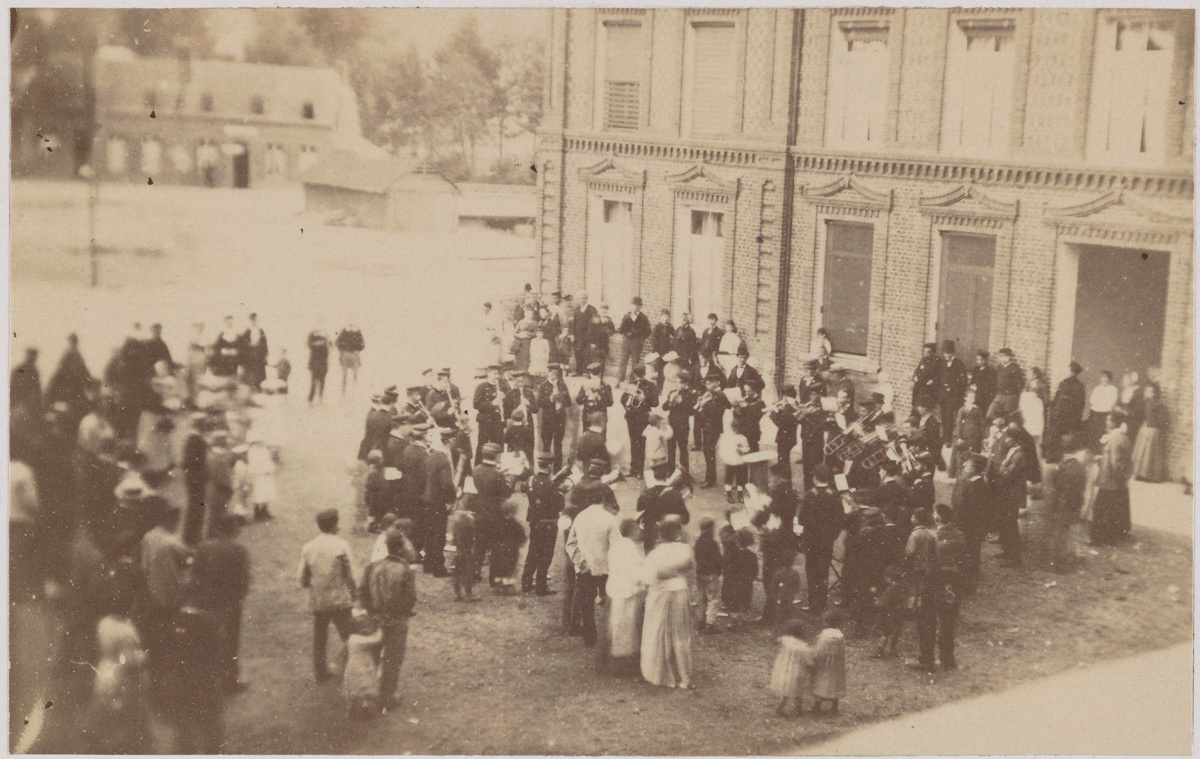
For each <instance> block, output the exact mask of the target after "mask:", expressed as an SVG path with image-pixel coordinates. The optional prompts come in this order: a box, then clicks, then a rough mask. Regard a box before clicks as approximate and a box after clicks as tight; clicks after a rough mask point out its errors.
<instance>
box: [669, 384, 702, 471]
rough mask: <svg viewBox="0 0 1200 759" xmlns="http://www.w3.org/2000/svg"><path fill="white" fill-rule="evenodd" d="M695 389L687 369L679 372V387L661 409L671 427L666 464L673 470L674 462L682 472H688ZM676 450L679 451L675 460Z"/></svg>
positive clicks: (696, 395) (671, 393) (694, 409)
mask: <svg viewBox="0 0 1200 759" xmlns="http://www.w3.org/2000/svg"><path fill="white" fill-rule="evenodd" d="M698 395H699V394H698V393H697V392H696V389H695V388H694V387H693V386H692V373H691V371H690V370H688V369H681V370H679V387H677V388H675V389H674V390H671V391H670V392H669V393H667V397H666V398H664V399H663V402H662V407H663V410H664V411H666V412H667V423H668V424H670V425H671V439H670V440H668V441H667V463H669V464H670V465H671V468H672V469H674V468H675V465H676V462H678V464H679V466H680V467H682V468H683V471H685V472H690V471H691V470H692V468H691V461H690V459H691V456H690V454H689V453H688V427H689V426H690V423H691V422H690V419H691V415H692V414H694V413H695V411H696V398H697V397H698ZM676 450H678V451H679V455H678V458H676V454H675V452H676Z"/></svg>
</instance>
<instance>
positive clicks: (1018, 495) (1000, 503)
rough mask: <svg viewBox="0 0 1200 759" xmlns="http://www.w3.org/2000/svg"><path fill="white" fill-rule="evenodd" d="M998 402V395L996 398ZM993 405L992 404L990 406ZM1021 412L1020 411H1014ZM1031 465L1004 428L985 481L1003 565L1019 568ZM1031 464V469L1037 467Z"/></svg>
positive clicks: (1014, 435)
mask: <svg viewBox="0 0 1200 759" xmlns="http://www.w3.org/2000/svg"><path fill="white" fill-rule="evenodd" d="M997 399H999V395H997ZM992 405H993V407H994V406H995V401H993V403H992ZM1016 413H1020V412H1016ZM1029 465H1030V462H1029V461H1027V459H1026V450H1025V446H1024V445H1022V444H1021V439H1020V436H1019V434H1017V433H1014V432H1013V430H1012V429H1011V428H1010V429H1006V430H1005V431H1004V433H1003V435H1001V437H1000V441H999V442H998V443H997V444H996V445H995V446H994V448H993V449H992V456H991V459H990V460H989V461H988V467H987V473H986V475H985V476H986V477H987V482H988V484H989V485H990V486H991V488H992V493H993V499H994V500H993V503H994V504H995V509H994V514H995V519H996V522H995V524H994V529H995V530H996V531H997V532H999V533H1000V550H1001V552H1002V553H1001V559H1002V561H1003V566H1009V567H1018V566H1020V565H1021V528H1020V525H1019V519H1020V515H1021V509H1023V508H1025V501H1026V492H1027V490H1026V474H1027V473H1028V470H1029ZM1036 465H1037V464H1036V462H1034V466H1036Z"/></svg>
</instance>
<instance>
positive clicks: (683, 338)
mask: <svg viewBox="0 0 1200 759" xmlns="http://www.w3.org/2000/svg"><path fill="white" fill-rule="evenodd" d="M672 347H673V348H674V349H675V352H676V353H678V354H679V362H680V363H681V364H683V366H684V367H685V368H687V369H688V370H690V371H691V372H692V376H693V377H694V376H696V370H697V369H699V368H700V342H699V340H698V339H697V338H696V330H695V329H693V328H692V315H691V314H688V313H685V314H683V315H682V317H681V318H680V322H679V326H678V327H677V328H676V329H675V342H674V344H673V346H672Z"/></svg>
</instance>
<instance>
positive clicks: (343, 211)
mask: <svg viewBox="0 0 1200 759" xmlns="http://www.w3.org/2000/svg"><path fill="white" fill-rule="evenodd" d="M301 182H302V183H303V185H304V204H305V210H306V211H307V212H308V213H309V214H313V215H317V216H320V217H321V218H322V219H323V220H324V222H325V223H328V224H346V225H353V226H361V227H373V228H376V229H398V230H403V231H405V232H436V231H447V230H453V229H455V228H456V227H457V226H458V196H459V195H460V192H459V189H458V187H457V186H456V185H455V184H454V183H453V182H451V181H450V180H449V179H446V177H444V176H443V175H442V174H441V173H440V172H438V171H437V170H436V169H433V168H430V167H428V166H427V165H426V164H424V163H422V162H420V161H418V160H416V159H403V158H395V157H391V156H389V157H387V158H370V157H365V156H362V155H359V154H357V153H351V152H346V151H333V152H331V153H329V154H328V155H326V156H325V157H324V158H323V159H322V160H321V161H320V162H319V163H317V164H316V165H315V166H313V167H312V168H311V169H309V170H308V171H307V172H305V173H304V175H303V176H302V177H301Z"/></svg>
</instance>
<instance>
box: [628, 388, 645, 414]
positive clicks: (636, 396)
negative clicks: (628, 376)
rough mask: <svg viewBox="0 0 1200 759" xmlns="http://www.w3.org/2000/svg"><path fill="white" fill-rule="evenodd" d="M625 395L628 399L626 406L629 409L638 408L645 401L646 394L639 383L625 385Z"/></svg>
mask: <svg viewBox="0 0 1200 759" xmlns="http://www.w3.org/2000/svg"><path fill="white" fill-rule="evenodd" d="M625 396H626V398H628V400H629V403H628V405H627V406H626V408H627V409H629V410H630V411H635V410H640V409H641V408H642V405H643V404H644V403H645V402H646V394H645V393H644V392H642V386H641V385H639V384H634V385H630V386H628V387H626V388H625Z"/></svg>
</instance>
